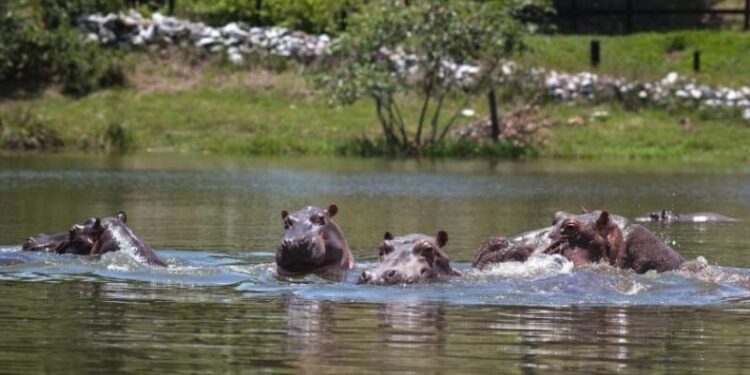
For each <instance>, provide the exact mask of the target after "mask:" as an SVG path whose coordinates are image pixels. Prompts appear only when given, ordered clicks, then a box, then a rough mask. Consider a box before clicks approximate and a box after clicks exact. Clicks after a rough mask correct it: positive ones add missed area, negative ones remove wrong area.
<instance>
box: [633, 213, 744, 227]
mask: <svg viewBox="0 0 750 375" xmlns="http://www.w3.org/2000/svg"><path fill="white" fill-rule="evenodd" d="M635 221H637V222H658V223H662V224H669V223H733V222H736V221H737V219H735V218H732V217H729V216H724V215H722V214H717V213H715V212H695V213H690V214H675V213H673V212H672V211H667V210H661V212H650V213H649V214H648V215H646V216H642V217H637V218H635Z"/></svg>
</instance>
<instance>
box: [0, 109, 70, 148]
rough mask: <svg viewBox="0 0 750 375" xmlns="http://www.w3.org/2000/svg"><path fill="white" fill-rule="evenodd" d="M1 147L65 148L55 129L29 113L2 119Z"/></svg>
mask: <svg viewBox="0 0 750 375" xmlns="http://www.w3.org/2000/svg"><path fill="white" fill-rule="evenodd" d="M0 145H1V146H2V148H3V149H6V150H25V151H28V150H57V149H60V148H62V147H63V146H64V143H63V141H62V139H60V137H59V136H58V135H57V132H56V131H55V129H53V128H52V127H51V126H49V124H47V123H46V122H45V121H44V120H43V119H42V118H40V117H38V116H34V115H32V114H30V113H28V112H20V113H17V114H14V115H6V116H3V117H0Z"/></svg>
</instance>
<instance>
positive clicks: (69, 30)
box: [0, 1, 124, 95]
mask: <svg viewBox="0 0 750 375" xmlns="http://www.w3.org/2000/svg"><path fill="white" fill-rule="evenodd" d="M105 3H106V2H105ZM40 5H43V6H41V7H40ZM74 13H75V12H73V11H72V10H70V9H68V8H66V7H64V6H60V5H58V4H56V3H55V2H53V1H40V2H24V1H20V2H17V3H14V4H13V5H12V6H11V5H8V4H7V3H5V5H3V7H0V82H2V84H0V94H5V95H8V94H16V93H19V92H22V93H33V92H36V91H37V90H39V89H42V88H44V87H45V86H46V85H48V84H51V83H58V82H59V83H60V84H61V85H62V88H63V92H65V93H67V94H72V95H85V94H88V93H90V92H92V91H94V90H96V89H99V88H102V87H108V86H112V85H118V84H122V83H123V82H124V73H123V67H122V66H121V64H120V63H119V61H120V59H119V58H117V57H118V56H117V54H116V52H114V51H110V50H106V49H105V48H103V47H100V46H98V45H96V44H91V43H87V42H85V41H84V40H83V37H82V35H81V33H80V32H78V30H77V29H75V28H74V26H72V24H71V21H70V17H72V14H74Z"/></svg>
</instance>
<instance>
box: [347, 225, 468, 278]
mask: <svg viewBox="0 0 750 375" xmlns="http://www.w3.org/2000/svg"><path fill="white" fill-rule="evenodd" d="M447 243H448V233H446V232H445V231H442V230H441V231H439V232H438V233H437V235H435V236H428V235H425V234H408V235H405V236H399V237H394V236H393V235H392V234H391V233H389V232H386V233H385V235H384V236H383V242H381V243H380V246H378V252H379V253H378V265H377V266H376V267H375V269H373V270H372V271H364V272H362V274H361V275H360V276H359V279H358V280H357V284H380V285H394V284H415V283H426V282H432V281H438V280H444V279H447V278H450V277H454V276H461V273H460V272H458V271H456V270H455V269H453V268H452V267H451V264H450V260H449V259H448V256H447V255H446V254H445V252H444V251H443V248H444V247H445V245H446V244H447Z"/></svg>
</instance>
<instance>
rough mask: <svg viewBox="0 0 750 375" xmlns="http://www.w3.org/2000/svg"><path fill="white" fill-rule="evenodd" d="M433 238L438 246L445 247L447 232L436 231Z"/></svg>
mask: <svg viewBox="0 0 750 375" xmlns="http://www.w3.org/2000/svg"><path fill="white" fill-rule="evenodd" d="M435 239H437V244H438V246H440V247H445V244H447V243H448V232H446V231H444V230H441V231H438V232H437V236H435Z"/></svg>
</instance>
